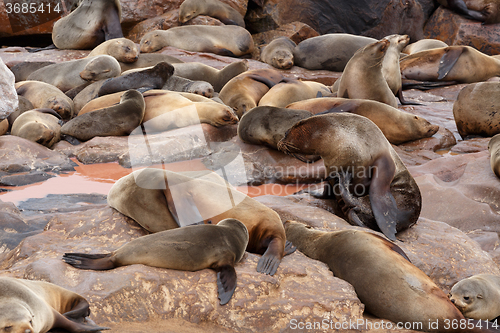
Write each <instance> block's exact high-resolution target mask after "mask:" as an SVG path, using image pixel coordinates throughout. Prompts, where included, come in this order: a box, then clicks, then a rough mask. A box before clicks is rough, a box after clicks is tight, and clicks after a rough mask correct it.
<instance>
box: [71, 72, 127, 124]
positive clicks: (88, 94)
mask: <svg viewBox="0 0 500 333" xmlns="http://www.w3.org/2000/svg"><path fill="white" fill-rule="evenodd" d="M105 82H106V80H99V81H96V82H92V83H91V84H89V85H87V86H85V88H84V89H82V90H81V91H80V92H79V93H78V94H77V95H76V96H75V97H74V98H73V104H74V106H75V116H76V115H78V114H79V113H80V110H81V109H82V108H83V107H84V106H85V105H86V104H87V103H89V102H90V101H91V100H93V99H95V98H97V97H99V95H98V92H99V89H101V86H102V85H103V84H104V83H105ZM118 102H119V101H118ZM118 102H117V103H118Z"/></svg>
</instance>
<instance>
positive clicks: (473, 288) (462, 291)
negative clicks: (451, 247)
mask: <svg viewBox="0 0 500 333" xmlns="http://www.w3.org/2000/svg"><path fill="white" fill-rule="evenodd" d="M487 295H488V290H487V284H486V283H485V281H483V280H482V279H480V278H477V277H470V278H467V279H464V280H461V281H459V282H457V283H456V284H455V285H454V286H453V287H452V288H451V291H450V293H449V294H448V298H449V299H450V301H451V302H452V303H453V304H454V305H455V306H456V307H457V309H459V310H460V312H462V313H463V315H464V317H467V318H472V319H478V320H479V319H483V320H492V319H494V318H483V317H482V316H481V311H482V309H483V308H486V307H487V306H488V305H487V301H486V299H485V298H486V297H485V296H487Z"/></svg>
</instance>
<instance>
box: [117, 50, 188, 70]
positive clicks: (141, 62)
mask: <svg viewBox="0 0 500 333" xmlns="http://www.w3.org/2000/svg"><path fill="white" fill-rule="evenodd" d="M163 61H164V62H168V63H169V64H174V63H175V64H177V63H183V61H182V60H179V59H177V58H176V57H173V56H170V55H168V54H162V53H139V58H138V59H137V61H135V62H131V63H125V62H121V61H119V63H120V67H121V69H122V73H123V72H125V71H128V70H130V69H136V68H145V67H152V66H154V65H156V64H157V63H159V62H163Z"/></svg>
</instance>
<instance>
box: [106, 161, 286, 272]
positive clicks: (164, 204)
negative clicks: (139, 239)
mask: <svg viewBox="0 0 500 333" xmlns="http://www.w3.org/2000/svg"><path fill="white" fill-rule="evenodd" d="M144 170H145V171H143V170H139V171H134V172H133V173H132V174H130V175H127V176H125V177H123V178H121V179H119V180H118V181H117V182H116V183H115V184H114V185H113V186H112V188H111V189H110V191H109V193H108V204H109V205H110V206H111V207H113V208H115V209H117V210H118V211H119V212H121V213H122V214H124V215H127V216H129V217H131V218H132V219H134V220H135V221H136V222H137V223H139V224H140V225H141V226H143V227H144V228H145V229H147V230H148V231H150V232H159V231H163V230H168V229H173V228H177V227H178V226H184V225H189V224H193V223H199V222H202V221H204V222H205V223H208V221H211V223H212V224H217V223H219V222H220V221H222V220H224V219H227V218H233V219H237V220H239V221H241V222H242V223H243V224H244V225H245V226H246V227H247V229H248V234H249V237H250V239H249V241H248V245H247V248H246V250H247V251H249V252H252V253H257V254H262V257H261V258H260V260H259V263H258V265H257V271H258V272H262V273H265V274H269V275H274V273H275V272H276V269H277V268H278V266H279V264H280V262H281V259H282V258H283V256H284V255H285V253H291V252H293V250H294V248H293V246H292V245H291V244H289V243H287V242H286V239H285V230H284V229H283V224H282V223H281V219H280V217H279V215H278V214H277V213H276V212H275V211H273V210H272V209H270V208H268V207H266V206H264V205H263V204H261V203H259V202H258V201H256V200H254V199H252V198H250V197H248V196H246V195H245V194H243V193H241V192H239V191H237V190H236V189H234V188H233V187H231V186H230V185H228V184H227V183H226V182H225V181H224V180H223V179H222V178H220V177H218V176H216V175H215V179H214V178H211V179H207V178H206V177H199V178H193V177H190V176H187V175H186V174H183V173H176V172H172V171H167V170H161V169H152V168H150V169H144ZM188 174H189V173H188ZM212 174H213V173H212ZM285 243H286V245H287V246H286V248H285Z"/></svg>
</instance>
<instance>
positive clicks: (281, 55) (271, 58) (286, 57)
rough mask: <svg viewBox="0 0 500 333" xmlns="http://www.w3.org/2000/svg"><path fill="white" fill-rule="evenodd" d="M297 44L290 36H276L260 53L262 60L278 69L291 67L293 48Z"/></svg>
mask: <svg viewBox="0 0 500 333" xmlns="http://www.w3.org/2000/svg"><path fill="white" fill-rule="evenodd" d="M296 46H297V44H295V42H294V41H293V40H291V39H290V38H288V37H285V36H282V37H278V38H275V39H273V40H272V41H271V43H269V44H268V45H267V46H266V47H264V49H263V50H262V52H261V54H260V60H261V61H263V62H265V63H266V64H269V65H271V66H273V67H276V68H278V69H290V68H292V66H293V50H294V49H295V47H296Z"/></svg>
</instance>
